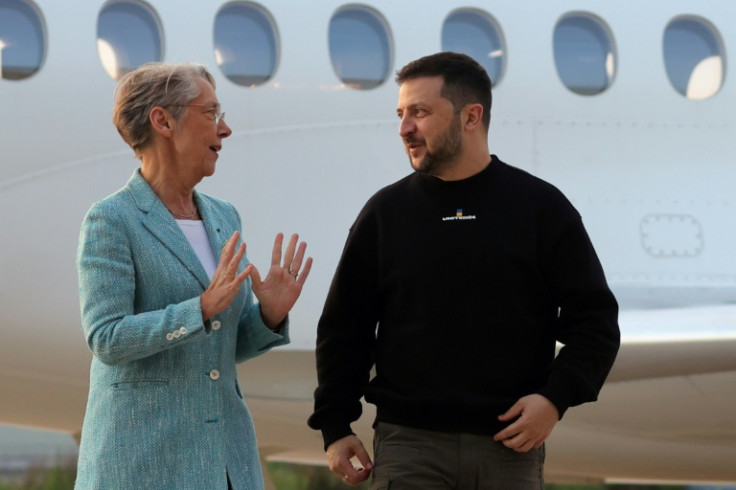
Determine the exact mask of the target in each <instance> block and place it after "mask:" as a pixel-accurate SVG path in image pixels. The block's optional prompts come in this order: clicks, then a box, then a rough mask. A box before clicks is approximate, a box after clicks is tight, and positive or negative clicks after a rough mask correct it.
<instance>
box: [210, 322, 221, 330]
mask: <svg viewBox="0 0 736 490" xmlns="http://www.w3.org/2000/svg"><path fill="white" fill-rule="evenodd" d="M212 330H220V321H219V320H215V321H214V322H212Z"/></svg>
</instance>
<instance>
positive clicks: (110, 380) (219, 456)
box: [76, 171, 289, 490]
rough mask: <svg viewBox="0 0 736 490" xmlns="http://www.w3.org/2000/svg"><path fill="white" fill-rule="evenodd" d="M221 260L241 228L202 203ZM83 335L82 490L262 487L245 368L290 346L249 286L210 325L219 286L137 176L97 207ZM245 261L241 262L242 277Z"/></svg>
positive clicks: (85, 231)
mask: <svg viewBox="0 0 736 490" xmlns="http://www.w3.org/2000/svg"><path fill="white" fill-rule="evenodd" d="M194 200H195V202H196V204H197V207H198V208H199V213H200V215H201V217H202V219H203V221H204V225H205V228H206V230H207V235H208V236H209V239H210V243H211V244H212V249H213V251H214V253H215V258H216V259H217V260H219V256H220V251H221V248H222V245H223V244H224V243H225V241H226V240H227V239H228V238H229V237H230V236H231V235H232V234H233V232H234V231H235V230H239V229H240V217H239V216H238V214H237V212H236V211H235V208H234V207H233V206H232V205H231V204H229V203H226V202H223V201H220V200H217V199H214V198H212V197H209V196H207V195H204V194H201V193H197V192H195V194H194ZM77 264H78V271H79V296H80V303H81V310H82V327H83V330H84V334H85V336H86V339H87V344H88V345H89V348H90V349H91V350H92V353H93V354H94V357H93V359H92V366H91V369H90V389H89V398H88V401H87V411H86V415H85V419H84V425H83V429H82V441H81V447H80V453H79V466H78V476H77V483H76V488H77V489H125V490H130V489H151V490H153V489H155V490H161V489H176V490H185V489H192V490H203V489H206V490H220V489H221V490H225V489H226V488H227V483H226V479H225V472H226V471H227V473H228V474H229V475H230V479H231V481H232V484H233V488H234V489H243V490H245V489H248V490H251V489H261V488H263V475H262V473H261V465H260V461H259V458H258V449H257V444H256V436H255V433H254V429H253V421H252V419H251V416H250V413H249V412H248V408H247V407H246V405H245V403H244V402H243V395H242V391H241V389H240V386H239V385H238V380H237V377H236V372H235V363H236V362H241V361H245V360H246V359H249V358H252V357H255V356H258V355H260V354H263V353H264V352H266V351H268V350H269V349H270V348H271V347H274V346H277V345H282V344H286V343H288V342H289V338H288V325H287V322H284V325H282V327H281V329H280V330H279V331H280V334H277V333H274V332H272V331H271V330H269V329H268V328H267V327H266V326H265V325H264V324H263V320H262V319H261V315H260V308H259V306H258V304H257V303H255V302H254V299H253V293H252V291H251V283H250V279H249V280H248V281H247V282H246V283H245V284H244V286H243V287H242V288H241V290H240V292H239V293H238V295H237V296H236V298H235V300H234V301H233V303H232V305H231V306H230V307H229V308H228V309H226V310H225V311H223V312H222V313H220V314H219V315H217V316H215V317H213V318H211V319H210V321H208V322H203V321H202V310H201V308H200V299H199V296H200V295H201V294H202V292H203V291H204V290H205V289H206V288H207V286H208V285H209V282H210V281H209V279H208V277H207V274H206V272H205V270H204V268H203V266H202V265H201V263H200V261H199V259H198V258H197V255H196V254H195V252H194V250H193V248H192V247H191V246H190V245H189V242H188V241H187V239H186V237H185V236H184V234H183V233H182V232H181V230H180V229H179V226H178V225H177V224H176V222H175V221H174V219H173V218H172V217H171V215H170V213H169V212H168V210H167V209H166V207H165V206H164V205H163V203H162V202H161V201H160V200H159V199H158V197H157V196H156V194H155V193H154V192H153V190H152V189H151V188H150V186H149V185H148V183H147V182H146V181H145V180H144V179H143V178H142V177H141V175H140V173H139V172H138V171H136V172H134V174H133V176H132V177H131V178H130V180H129V181H128V183H127V185H126V186H125V187H124V188H123V189H121V190H119V191H118V192H116V193H115V194H113V195H112V196H110V197H108V198H106V199H104V200H102V201H100V202H98V203H96V204H94V205H93V206H92V207H91V209H90V210H89V212H88V214H87V216H86V217H85V219H84V222H83V224H82V229H81V234H80V240H79V251H78V255H77ZM244 266H245V264H241V265H240V268H239V269H240V270H242V269H243V267H244Z"/></svg>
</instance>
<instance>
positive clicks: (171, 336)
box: [166, 332, 174, 340]
mask: <svg viewBox="0 0 736 490" xmlns="http://www.w3.org/2000/svg"><path fill="white" fill-rule="evenodd" d="M166 340H174V334H172V333H171V332H169V333H167V334H166Z"/></svg>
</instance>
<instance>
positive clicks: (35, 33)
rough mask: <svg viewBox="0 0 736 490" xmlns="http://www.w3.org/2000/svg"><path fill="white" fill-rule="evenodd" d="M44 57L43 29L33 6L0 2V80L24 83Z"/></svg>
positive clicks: (10, 0)
mask: <svg viewBox="0 0 736 490" xmlns="http://www.w3.org/2000/svg"><path fill="white" fill-rule="evenodd" d="M45 57H46V27H45V25H44V22H43V19H42V17H41V13H40V11H39V10H38V9H37V8H36V6H35V5H34V4H33V3H31V2H28V1H24V0H0V78H4V79H5V80H23V79H24V78H28V77H31V76H33V75H34V74H35V73H36V72H37V71H38V70H40V69H41V65H43V62H44V59H45Z"/></svg>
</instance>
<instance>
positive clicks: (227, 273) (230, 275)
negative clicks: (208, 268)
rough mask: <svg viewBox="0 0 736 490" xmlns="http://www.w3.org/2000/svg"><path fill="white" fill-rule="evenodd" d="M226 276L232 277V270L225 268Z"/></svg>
mask: <svg viewBox="0 0 736 490" xmlns="http://www.w3.org/2000/svg"><path fill="white" fill-rule="evenodd" d="M225 277H227V278H228V279H230V278H231V277H233V275H232V274H230V271H229V270H227V269H225Z"/></svg>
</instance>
